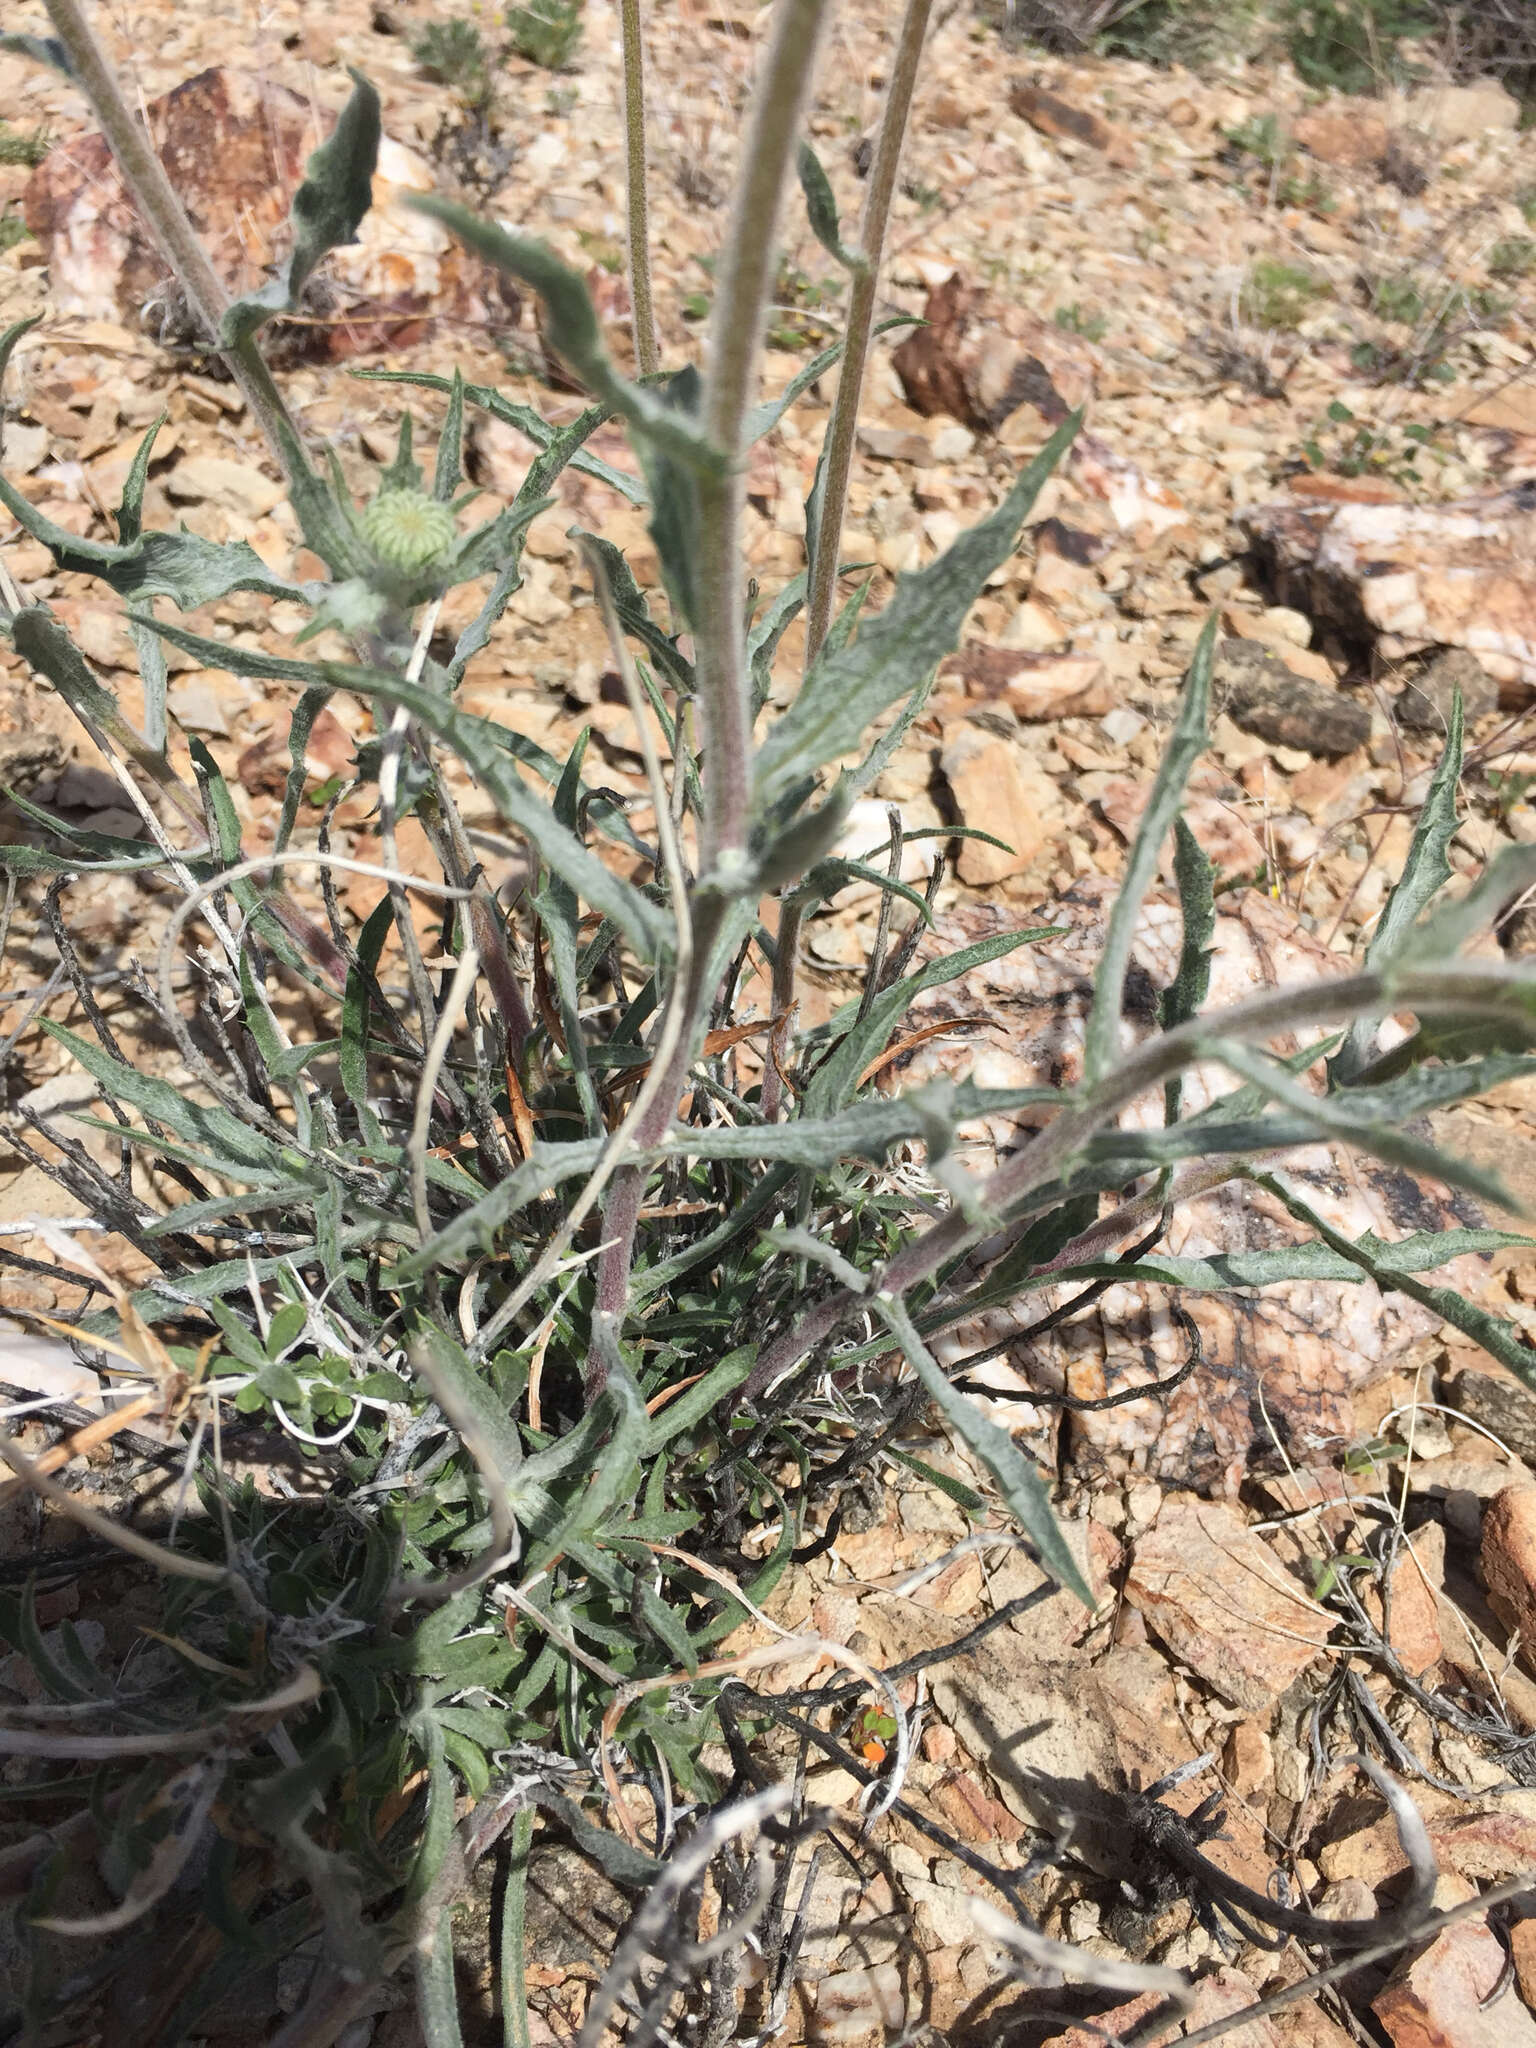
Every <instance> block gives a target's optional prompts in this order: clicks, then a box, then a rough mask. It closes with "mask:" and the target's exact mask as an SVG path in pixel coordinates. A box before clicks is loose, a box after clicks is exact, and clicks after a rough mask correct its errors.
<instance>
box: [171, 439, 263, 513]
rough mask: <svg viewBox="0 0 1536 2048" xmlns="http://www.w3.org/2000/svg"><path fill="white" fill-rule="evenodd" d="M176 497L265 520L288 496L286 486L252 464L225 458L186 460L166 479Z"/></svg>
mask: <svg viewBox="0 0 1536 2048" xmlns="http://www.w3.org/2000/svg"><path fill="white" fill-rule="evenodd" d="M166 489H167V491H168V492H169V493H170V495H171V496H172V497H173V498H176V499H180V500H184V501H187V502H189V503H193V504H196V503H198V502H202V503H205V504H209V505H217V506H218V507H219V508H220V509H221V510H222V511H225V512H233V513H235V514H236V515H237V516H238V517H239V518H241V519H263V518H265V517H266V515H267V513H269V512H270V511H271V510H272V508H273V506H274V505H276V504H278V503H279V502H280V501H281V500H282V499H283V498H284V497H286V496H287V491H286V489H285V487H284V486H283V485H282V484H280V483H275V482H274V481H273V480H272V479H271V478H270V477H266V476H263V475H262V473H261V471H260V470H259V469H258V468H257V467H256V466H255V464H254V463H250V462H232V461H230V459H229V458H228V457H227V456H223V455H191V456H186V457H184V458H183V459H182V460H181V461H180V462H178V463H177V465H176V467H175V468H174V469H173V470H172V471H171V473H170V475H169V476H168V477H167V478H166Z"/></svg>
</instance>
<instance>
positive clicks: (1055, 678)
mask: <svg viewBox="0 0 1536 2048" xmlns="http://www.w3.org/2000/svg"><path fill="white" fill-rule="evenodd" d="M939 673H940V675H941V676H942V677H944V678H946V679H947V678H949V677H958V678H959V680H960V681H961V683H962V684H963V685H964V688H965V695H966V697H967V699H968V700H969V702H970V703H971V704H973V705H978V706H979V705H984V704H988V703H992V702H994V701H996V702H1000V703H1003V704H1006V705H1007V707H1008V709H1009V710H1010V711H1011V712H1012V713H1013V715H1014V716H1015V718H1021V719H1025V720H1031V721H1032V720H1038V719H1057V718H1097V717H1103V716H1104V715H1105V714H1106V713H1109V712H1111V711H1112V710H1113V708H1114V697H1113V694H1112V692H1111V691H1110V690H1109V688H1108V686H1107V685H1106V683H1105V680H1104V664H1103V662H1102V661H1101V660H1100V658H1099V656H1098V655H1097V654H1067V653H1038V654H1031V653H1026V652H1023V651H1019V652H1016V651H1014V650H1013V649H1012V648H1006V647H1003V646H1001V645H998V646H988V645H987V644H986V642H985V641H980V640H969V641H967V642H966V644H965V646H964V647H962V648H961V649H960V651H959V653H958V654H952V655H951V656H950V657H949V659H948V660H947V661H946V662H945V663H944V664H943V667H942V668H941V669H940V671H939ZM943 701H944V700H942V699H941V703H942V702H943Z"/></svg>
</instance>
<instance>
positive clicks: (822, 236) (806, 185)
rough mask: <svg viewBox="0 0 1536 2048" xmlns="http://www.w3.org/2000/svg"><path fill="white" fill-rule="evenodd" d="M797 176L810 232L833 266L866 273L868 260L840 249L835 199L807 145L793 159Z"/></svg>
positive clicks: (839, 229) (857, 253) (841, 232)
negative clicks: (798, 175) (797, 171)
mask: <svg viewBox="0 0 1536 2048" xmlns="http://www.w3.org/2000/svg"><path fill="white" fill-rule="evenodd" d="M797 168H798V170H799V173H800V190H801V191H802V192H803V193H804V194H805V212H806V218H807V219H808V220H809V221H810V224H811V233H812V234H813V235H814V236H815V237H816V239H817V241H818V242H820V244H821V246H822V247H823V249H825V250H826V252H827V254H828V255H829V256H830V257H831V258H832V259H833V261H834V262H835V263H840V264H841V265H842V266H843V268H844V270H867V269H868V268H869V261H868V258H867V257H865V256H863V255H861V254H860V252H859V251H858V250H857V249H845V248H844V247H843V231H842V226H841V224H840V223H839V221H838V218H837V200H836V198H835V196H834V194H833V191H832V185H831V182H830V180H829V179H828V177H827V174H826V172H825V171H824V170H823V169H822V167H821V158H820V157H819V156H818V155H817V154H816V152H815V150H814V149H812V147H811V145H810V144H809V143H808V142H802V143H801V145H800V155H799V157H798V159H797Z"/></svg>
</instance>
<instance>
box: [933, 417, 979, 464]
mask: <svg viewBox="0 0 1536 2048" xmlns="http://www.w3.org/2000/svg"><path fill="white" fill-rule="evenodd" d="M975 446H976V436H975V435H974V434H973V433H972V432H971V430H970V428H969V427H962V426H961V425H960V424H959V422H958V421H957V420H951V421H950V422H949V423H948V424H947V425H946V426H942V427H940V428H939V430H938V432H937V433H936V434H935V435H934V437H933V459H934V461H935V462H946V463H947V462H964V460H965V458H966V457H967V455H969V454H970V452H971V450H972V449H973V448H974V447H975Z"/></svg>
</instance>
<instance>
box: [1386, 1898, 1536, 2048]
mask: <svg viewBox="0 0 1536 2048" xmlns="http://www.w3.org/2000/svg"><path fill="white" fill-rule="evenodd" d="M1503 1969H1504V1949H1503V1946H1502V1944H1501V1943H1500V1941H1499V1938H1498V1936H1497V1935H1496V1934H1494V1933H1492V1932H1491V1931H1490V1929H1489V1928H1488V1927H1487V1925H1486V1924H1485V1923H1483V1922H1481V1921H1476V1920H1463V1921H1461V1922H1460V1923H1459V1924H1458V1925H1456V1926H1454V1927H1447V1928H1446V1930H1445V1932H1444V1933H1443V1934H1441V1935H1438V1936H1437V1937H1436V1938H1435V1940H1434V1941H1432V1942H1431V1943H1430V1945H1429V1947H1428V1948H1427V1949H1424V1950H1422V1951H1421V1952H1420V1953H1419V1954H1418V1955H1416V1956H1415V1957H1413V1959H1412V1960H1411V1961H1410V1962H1408V1963H1406V1964H1404V1965H1403V1966H1402V1967H1401V1968H1400V1969H1399V1970H1398V1971H1397V1973H1396V1975H1395V1976H1393V1978H1392V1979H1391V1981H1390V1982H1389V1983H1388V1985H1387V1987H1386V1989H1385V1990H1384V1991H1382V1992H1380V1993H1379V1994H1378V1995H1377V1997H1376V1998H1375V1999H1374V2000H1373V2001H1372V2010H1373V2011H1374V2012H1375V2014H1376V2017H1377V2018H1378V2019H1379V2020H1380V2021H1381V2023H1382V2025H1383V2026H1384V2027H1385V2028H1386V2030H1387V2032H1388V2034H1389V2035H1390V2036H1391V2037H1392V2041H1393V2043H1394V2048H1536V2019H1532V2017H1531V2015H1530V2014H1529V2013H1528V2012H1527V2011H1526V2009H1525V2007H1524V2006H1523V2005H1521V2004H1520V2003H1519V2002H1518V2000H1516V1999H1513V1998H1508V1997H1505V1998H1501V1999H1499V2000H1498V2002H1497V2003H1496V2004H1494V2005H1491V2006H1489V2007H1488V2009H1487V2010H1486V2011H1484V2010H1483V2009H1482V2000H1483V1999H1484V1998H1486V1997H1487V1996H1488V1994H1489V1992H1491V1991H1492V1990H1493V1989H1494V1987H1495V1986H1496V1985H1497V1983H1498V1981H1499V1978H1500V1975H1501V1974H1502V1972H1503Z"/></svg>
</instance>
